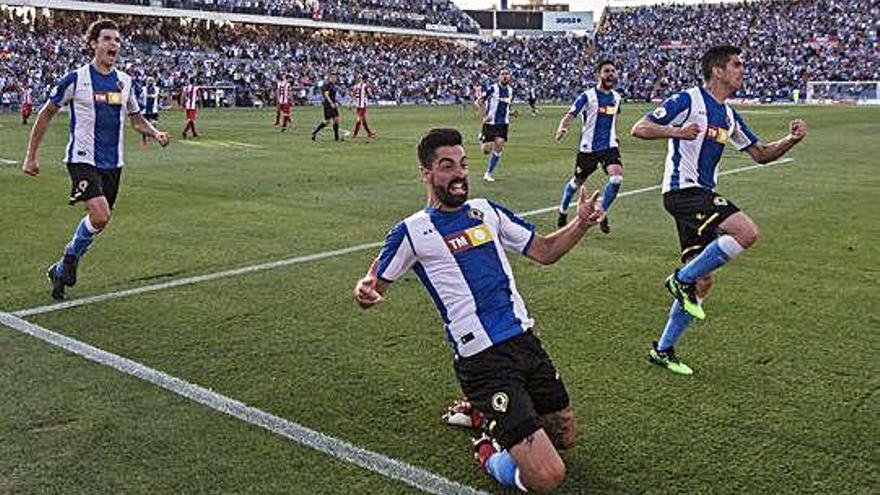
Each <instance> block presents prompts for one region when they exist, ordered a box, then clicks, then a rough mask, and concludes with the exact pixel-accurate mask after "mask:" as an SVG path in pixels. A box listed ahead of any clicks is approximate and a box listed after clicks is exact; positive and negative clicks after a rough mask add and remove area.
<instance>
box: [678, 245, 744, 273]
mask: <svg viewBox="0 0 880 495" xmlns="http://www.w3.org/2000/svg"><path fill="white" fill-rule="evenodd" d="M745 249H746V248H744V247H742V246H741V245H740V244H739V243H738V242H736V239H734V238H733V236H731V235H728V234H725V235H722V236H721V237H719V238H718V239H715V240H714V241H712V242H711V243H709V245H708V246H706V248H705V249H703V252H702V253H700V254H699V255H698V256H697V257H696V258H694V259H692V260H691V261H690V262H689V263H688V264H686V265H684V267H682V268H681V270H679V271H678V279H679V280H681V281H682V282H684V283H686V284H692V283H694V281H695V280H697V279H698V278H700V277H702V276H703V275H706V274H708V273H711V272H712V271H714V270H717V269H718V268H720V267H721V266H723V265H724V264H725V263H727V262H728V261H730V260H732V259H733V258H735V257H737V256H739V255H740V254H741V253H742V252H743V251H745Z"/></svg>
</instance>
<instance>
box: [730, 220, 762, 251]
mask: <svg viewBox="0 0 880 495" xmlns="http://www.w3.org/2000/svg"><path fill="white" fill-rule="evenodd" d="M734 238H735V239H736V242H738V243H739V245H740V246H742V247H744V248H746V249H748V248H750V247H752V246H754V245H755V243H756V242H758V227H757V226H756V225H751V226H750V227H749V228H748V229H745V230H744V231H743V232H740V233H738V235H735V236H734Z"/></svg>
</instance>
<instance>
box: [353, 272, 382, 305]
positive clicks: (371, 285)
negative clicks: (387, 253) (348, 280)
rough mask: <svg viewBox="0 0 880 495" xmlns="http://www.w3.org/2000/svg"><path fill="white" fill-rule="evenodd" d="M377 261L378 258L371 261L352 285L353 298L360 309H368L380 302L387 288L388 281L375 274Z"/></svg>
mask: <svg viewBox="0 0 880 495" xmlns="http://www.w3.org/2000/svg"><path fill="white" fill-rule="evenodd" d="M377 262H378V260H376V261H373V263H372V264H371V265H370V269H369V270H368V271H367V274H366V275H365V276H364V278H362V279H360V280H358V281H357V284H355V286H354V299H355V301H357V303H358V305H359V306H360V307H361V309H370V308H372V307H373V306H375V305H377V304H379V303H380V302H382V300H383V299H384V294H385V290H386V289H387V288H388V283H387V282H385V281H383V280H379V278H378V277H377V276H376V263H377Z"/></svg>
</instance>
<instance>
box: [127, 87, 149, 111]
mask: <svg viewBox="0 0 880 495" xmlns="http://www.w3.org/2000/svg"><path fill="white" fill-rule="evenodd" d="M146 94H147V90H146V89H144V95H145V96H146ZM125 111H126V112H128V114H129V115H137V114H139V113H141V106H140V104H138V99H137V95H136V94H135V92H134V89H132V90H131V91H129V92H128V101H126V102H125Z"/></svg>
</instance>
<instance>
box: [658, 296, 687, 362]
mask: <svg viewBox="0 0 880 495" xmlns="http://www.w3.org/2000/svg"><path fill="white" fill-rule="evenodd" d="M693 319H694V317H693V316H691V314H690V313H688V312H687V311H685V310H684V308H682V307H681V301H679V300H677V299H676V300H675V301H673V302H672V307H671V308H669V320H667V321H666V328H664V329H663V333H662V334H661V335H660V340H659V341H658V342H657V350H658V351H660V352H663V351H668V350H669V349H670V348H671V347H674V346H675V343H676V342H678V339H679V338H680V337H681V335H682V334H683V333H684V331H685V329H686V328H687V327H688V325H690V323H691V321H693Z"/></svg>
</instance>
